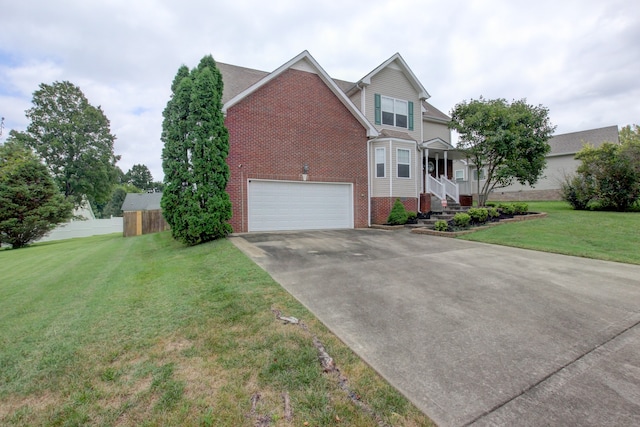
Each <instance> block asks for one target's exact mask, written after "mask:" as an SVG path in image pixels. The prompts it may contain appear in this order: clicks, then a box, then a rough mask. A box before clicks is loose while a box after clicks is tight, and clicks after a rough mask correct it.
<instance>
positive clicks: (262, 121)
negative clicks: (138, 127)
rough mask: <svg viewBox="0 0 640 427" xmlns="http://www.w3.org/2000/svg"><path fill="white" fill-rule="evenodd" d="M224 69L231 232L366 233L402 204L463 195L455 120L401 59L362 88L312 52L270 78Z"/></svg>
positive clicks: (424, 206) (397, 57)
mask: <svg viewBox="0 0 640 427" xmlns="http://www.w3.org/2000/svg"><path fill="white" fill-rule="evenodd" d="M218 67H219V69H220V71H221V73H222V77H223V81H224V93H223V99H222V102H223V112H224V113H225V115H226V119H225V124H226V126H227V128H228V129H229V141H230V151H229V156H228V158H227V163H228V164H229V167H230V170H231V176H230V180H229V183H228V185H227V191H228V193H229V195H230V197H231V202H232V204H233V216H232V218H231V221H230V223H231V225H232V227H233V230H234V232H248V231H249V232H250V231H267V230H304V229H326V228H363V227H368V226H369V225H371V224H372V223H384V222H385V220H386V217H387V215H388V214H389V212H390V210H391V205H392V204H393V201H395V199H396V198H400V199H401V200H402V201H403V203H404V204H405V206H406V207H407V208H408V209H409V210H413V211H420V210H427V211H428V210H430V205H429V202H430V200H431V196H430V194H431V193H433V194H436V195H437V196H438V197H443V198H444V197H447V195H449V197H452V198H454V199H455V198H457V187H456V185H455V183H453V182H451V181H450V180H449V179H450V178H451V174H452V159H453V158H452V157H451V156H453V157H455V154H453V153H455V151H453V147H452V146H451V143H450V133H449V129H448V127H447V123H448V121H449V117H447V116H446V115H445V114H443V113H442V112H440V111H438V110H437V109H436V108H435V107H433V106H432V105H431V104H429V103H427V99H428V98H429V94H428V93H427V91H426V90H425V89H424V87H423V86H422V84H421V83H420V82H419V81H418V79H417V78H416V77H415V75H414V74H413V72H412V71H411V70H410V69H409V67H408V66H407V64H406V63H405V61H404V60H403V58H402V57H401V56H400V55H399V54H395V55H393V56H392V57H391V58H389V59H388V60H387V61H385V62H384V63H382V64H381V65H380V66H378V67H377V68H376V69H374V70H373V71H371V72H370V73H368V74H367V75H365V77H363V78H362V79H361V80H359V81H358V82H346V81H341V80H335V79H332V78H331V77H329V75H328V74H327V73H326V72H325V71H324V70H323V69H322V67H321V66H320V65H319V64H318V63H317V62H316V60H315V59H314V58H313V57H312V56H311V55H310V54H309V53H308V52H307V51H304V52H302V53H301V54H299V55H297V56H296V57H294V58H292V59H291V60H290V61H288V62H287V63H285V64H283V65H282V66H280V67H279V68H277V69H276V70H275V71H273V72H271V73H268V72H263V71H258V70H253V69H248V68H243V67H237V66H234V65H229V64H223V63H218ZM448 155H449V156H450V158H448ZM436 177H439V178H436ZM447 178H449V179H447ZM427 196H428V197H427ZM421 200H422V202H423V203H422V204H421Z"/></svg>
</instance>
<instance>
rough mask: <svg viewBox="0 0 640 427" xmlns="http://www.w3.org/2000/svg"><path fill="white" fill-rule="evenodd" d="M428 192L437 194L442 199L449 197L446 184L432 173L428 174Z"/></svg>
mask: <svg viewBox="0 0 640 427" xmlns="http://www.w3.org/2000/svg"><path fill="white" fill-rule="evenodd" d="M427 192H428V193H431V194H433V195H435V196H436V197H438V198H439V199H440V200H444V199H446V198H447V195H446V194H447V193H446V192H445V188H444V185H443V184H442V183H441V182H440V181H438V180H437V179H435V178H434V177H432V176H431V175H427Z"/></svg>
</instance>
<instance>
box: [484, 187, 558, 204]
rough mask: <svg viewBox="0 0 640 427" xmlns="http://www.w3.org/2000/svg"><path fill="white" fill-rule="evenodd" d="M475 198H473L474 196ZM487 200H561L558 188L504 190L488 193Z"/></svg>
mask: <svg viewBox="0 0 640 427" xmlns="http://www.w3.org/2000/svg"><path fill="white" fill-rule="evenodd" d="M474 200H475V198H474ZM489 200H492V201H496V202H517V201H525V202H526V201H532V200H562V195H561V192H560V190H555V189H554V190H527V191H505V192H500V191H497V192H494V193H491V194H489Z"/></svg>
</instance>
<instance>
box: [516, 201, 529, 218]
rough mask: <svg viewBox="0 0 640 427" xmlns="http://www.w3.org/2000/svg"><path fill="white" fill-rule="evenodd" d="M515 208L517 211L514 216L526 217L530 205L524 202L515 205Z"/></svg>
mask: <svg viewBox="0 0 640 427" xmlns="http://www.w3.org/2000/svg"><path fill="white" fill-rule="evenodd" d="M513 208H514V209H515V212H514V214H516V215H524V214H526V213H527V212H529V205H528V204H526V203H523V202H519V203H514V204H513Z"/></svg>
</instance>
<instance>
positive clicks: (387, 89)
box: [356, 63, 422, 141]
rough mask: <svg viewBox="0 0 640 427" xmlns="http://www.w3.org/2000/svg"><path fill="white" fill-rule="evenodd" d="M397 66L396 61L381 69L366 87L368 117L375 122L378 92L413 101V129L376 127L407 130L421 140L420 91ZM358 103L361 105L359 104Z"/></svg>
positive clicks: (379, 127) (413, 136) (378, 126)
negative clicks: (417, 90) (418, 91)
mask: <svg viewBox="0 0 640 427" xmlns="http://www.w3.org/2000/svg"><path fill="white" fill-rule="evenodd" d="M395 67H396V66H395V65H394V63H391V64H390V65H389V66H388V67H387V68H385V69H383V70H381V71H380V72H379V73H378V74H376V75H375V76H373V78H372V79H371V84H370V85H369V86H367V89H366V92H367V93H366V96H367V99H366V117H367V119H369V121H370V122H371V123H375V99H374V95H375V94H376V93H379V94H380V95H382V96H389V97H391V98H396V99H401V100H404V101H411V102H413V131H410V130H409V129H406V128H397V127H393V126H380V125H376V128H378V130H380V129H383V128H388V129H392V130H397V131H401V132H407V133H408V134H409V135H410V136H411V138H413V139H415V140H416V141H421V140H422V139H421V138H422V135H421V126H420V122H421V121H422V113H421V105H420V100H419V99H418V93H417V92H416V90H415V88H414V87H413V85H412V84H411V83H410V82H409V80H407V78H406V77H405V75H404V73H403V72H402V71H400V70H399V69H397V68H395ZM356 105H358V106H359V104H356Z"/></svg>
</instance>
